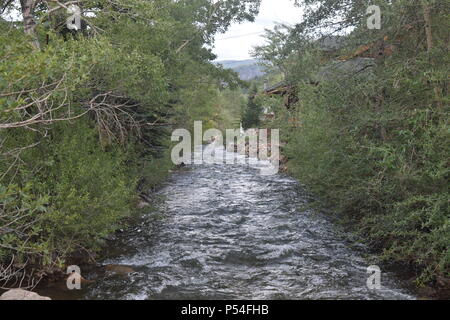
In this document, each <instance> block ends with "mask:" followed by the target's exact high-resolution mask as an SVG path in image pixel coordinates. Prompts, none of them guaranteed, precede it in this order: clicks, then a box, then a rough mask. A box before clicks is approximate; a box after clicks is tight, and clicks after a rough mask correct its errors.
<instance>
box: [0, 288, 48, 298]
mask: <svg viewBox="0 0 450 320" xmlns="http://www.w3.org/2000/svg"><path fill="white" fill-rule="evenodd" d="M0 300H52V299H50V298H49V297H43V296H40V295H38V294H37V293H35V292H31V291H26V290H23V289H12V290H9V291H7V292H5V293H4V294H2V295H1V296H0Z"/></svg>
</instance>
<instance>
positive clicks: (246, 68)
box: [217, 59, 265, 81]
mask: <svg viewBox="0 0 450 320" xmlns="http://www.w3.org/2000/svg"><path fill="white" fill-rule="evenodd" d="M217 63H218V64H221V65H222V66H223V67H224V68H225V69H232V70H234V71H236V72H237V73H238V74H239V77H240V78H241V79H242V80H245V81H249V80H253V79H255V78H259V77H262V76H263V75H265V71H264V67H261V66H259V65H258V63H259V60H256V59H250V60H240V61H239V60H223V61H217Z"/></svg>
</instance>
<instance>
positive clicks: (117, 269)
mask: <svg viewBox="0 0 450 320" xmlns="http://www.w3.org/2000/svg"><path fill="white" fill-rule="evenodd" d="M105 270H106V271H108V272H111V273H115V274H120V275H125V276H126V275H129V274H130V273H134V272H136V271H135V270H134V269H133V268H131V267H128V266H122V265H114V264H110V265H107V266H105Z"/></svg>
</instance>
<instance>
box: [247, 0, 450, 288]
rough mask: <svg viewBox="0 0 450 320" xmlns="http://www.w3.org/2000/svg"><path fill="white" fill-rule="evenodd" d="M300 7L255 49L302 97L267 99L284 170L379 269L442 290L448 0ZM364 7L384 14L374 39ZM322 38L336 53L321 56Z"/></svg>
mask: <svg viewBox="0 0 450 320" xmlns="http://www.w3.org/2000/svg"><path fill="white" fill-rule="evenodd" d="M298 3H299V5H301V6H303V7H304V8H305V10H306V11H305V12H306V13H307V15H306V18H305V20H304V21H303V22H301V23H299V24H298V25H296V26H295V27H287V26H279V27H278V28H277V29H276V30H275V31H270V32H269V33H268V34H267V40H268V44H267V45H266V46H262V47H259V48H256V50H255V56H256V57H258V58H260V59H263V60H266V61H269V62H270V67H272V68H274V67H275V68H276V69H278V70H280V71H281V72H283V73H284V76H285V79H286V82H287V83H289V84H291V85H293V86H294V87H295V89H293V90H294V91H295V94H296V95H297V96H298V98H299V101H298V102H297V103H293V104H290V105H289V107H288V109H287V108H286V107H285V106H284V104H283V103H282V102H283V101H282V99H281V98H277V97H266V98H265V102H264V103H265V105H267V106H271V108H272V110H273V111H275V113H276V115H277V116H276V119H275V120H274V122H273V123H271V124H270V125H272V126H274V127H279V128H281V129H282V133H284V140H285V142H287V144H286V148H285V150H284V151H285V154H286V155H287V156H288V158H289V170H290V172H291V173H292V174H293V175H295V176H296V177H298V178H299V180H300V181H302V182H303V183H305V184H306V185H307V186H308V187H309V188H310V190H312V191H313V192H314V193H315V194H316V195H319V196H320V198H321V200H324V201H325V203H326V205H328V207H329V208H331V210H330V211H331V212H337V213H341V215H340V217H344V218H346V219H345V220H346V221H347V222H348V224H349V225H350V226H351V227H352V228H353V230H355V231H357V232H358V234H359V235H360V236H361V238H362V239H365V240H366V241H367V242H368V243H370V244H371V245H372V246H373V247H374V248H377V249H379V250H380V251H381V252H382V253H383V257H384V258H385V260H386V261H388V262H394V263H402V264H406V265H409V266H410V267H412V268H413V270H416V271H417V282H418V284H423V283H430V282H431V283H441V284H442V283H444V282H447V285H448V279H449V277H450V212H449V189H448V182H449V163H448V156H449V154H450V153H449V151H450V150H449V144H448V141H449V137H450V136H449V127H448V115H449V114H448V112H449V109H448V103H449V97H448V90H449V88H448V75H449V66H450V61H449V54H448V50H449V34H448V30H450V29H449V27H450V26H449V22H450V20H449V13H450V10H449V9H450V2H449V1H448V0H439V1H432V0H424V1H409V0H406V1H404V0H397V1H370V2H369V1H360V0H354V1H344V0H338V1H335V0H333V1H332V0H305V1H298ZM369 4H377V5H379V6H380V7H381V12H382V28H381V29H380V30H377V29H374V30H369V29H368V27H367V23H366V21H367V17H368V16H367V15H366V9H367V8H368V6H369ZM330 36H340V37H339V38H333V39H339V41H338V42H339V43H341V45H340V46H339V47H338V48H335V49H334V50H332V51H330V50H324V48H323V46H321V43H323V42H322V40H323V39H326V38H327V37H328V38H329V37H330ZM321 39H322V40H321ZM364 46H366V47H364ZM363 49H364V50H366V49H369V50H366V52H365V53H364V55H361V54H359V53H361V52H363V51H364V50H363ZM355 61H359V62H361V63H362V62H364V63H368V65H365V66H364V67H360V68H356V67H355V66H354V65H351V63H352V62H355ZM445 279H447V280H445Z"/></svg>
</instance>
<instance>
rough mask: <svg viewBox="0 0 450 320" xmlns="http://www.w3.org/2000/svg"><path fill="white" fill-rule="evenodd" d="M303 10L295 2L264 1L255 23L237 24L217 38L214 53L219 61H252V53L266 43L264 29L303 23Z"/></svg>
mask: <svg viewBox="0 0 450 320" xmlns="http://www.w3.org/2000/svg"><path fill="white" fill-rule="evenodd" d="M301 19H302V10H301V9H300V8H297V7H295V6H294V1H293V0H262V4H261V9H260V13H259V15H258V17H257V18H256V21H255V22H254V23H244V24H235V25H233V26H231V28H230V29H229V31H228V32H227V33H225V34H219V35H217V37H216V45H215V48H214V53H215V54H216V55H217V56H218V58H217V59H218V60H245V59H250V58H251V56H250V51H251V50H252V48H253V47H254V46H256V45H261V44H263V43H264V38H263V37H262V36H261V35H262V34H263V33H264V29H266V28H268V29H272V28H273V27H274V25H275V24H276V23H285V24H295V23H298V22H299V21H301Z"/></svg>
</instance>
